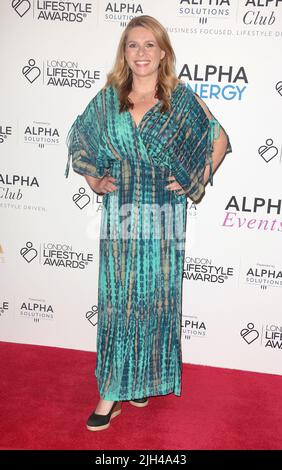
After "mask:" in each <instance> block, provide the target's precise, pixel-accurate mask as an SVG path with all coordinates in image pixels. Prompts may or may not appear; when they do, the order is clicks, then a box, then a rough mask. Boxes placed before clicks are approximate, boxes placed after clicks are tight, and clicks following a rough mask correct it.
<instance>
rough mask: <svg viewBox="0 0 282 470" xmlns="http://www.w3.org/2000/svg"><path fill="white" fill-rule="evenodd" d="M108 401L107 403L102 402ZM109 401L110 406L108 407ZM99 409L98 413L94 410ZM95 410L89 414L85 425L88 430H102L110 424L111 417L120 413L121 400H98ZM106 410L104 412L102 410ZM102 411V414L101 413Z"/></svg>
mask: <svg viewBox="0 0 282 470" xmlns="http://www.w3.org/2000/svg"><path fill="white" fill-rule="evenodd" d="M103 402H108V403H106V404H105V403H103ZM109 403H111V407H110V408H109ZM97 409H99V413H97V412H96V410H97ZM96 410H95V411H93V413H92V414H91V415H90V416H89V418H88V420H87V423H86V427H87V429H89V431H102V430H103V429H107V428H108V427H109V426H110V421H111V419H113V418H115V417H116V416H118V415H119V414H120V413H121V402H119V401H111V402H110V401H109V400H100V402H99V403H98V406H97V408H96ZM105 410H106V412H104V411H105ZM102 412H103V414H102Z"/></svg>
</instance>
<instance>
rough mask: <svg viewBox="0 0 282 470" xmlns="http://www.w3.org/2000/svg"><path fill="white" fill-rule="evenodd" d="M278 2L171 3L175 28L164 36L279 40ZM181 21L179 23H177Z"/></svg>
mask: <svg viewBox="0 0 282 470" xmlns="http://www.w3.org/2000/svg"><path fill="white" fill-rule="evenodd" d="M281 1H282V0H237V1H234V0H177V1H176V0H175V3H176V9H175V11H176V15H177V20H178V21H177V22H178V24H177V25H169V26H168V27H167V31H168V33H181V34H183V33H184V34H190V35H191V36H193V35H197V34H199V35H204V36H218V37H219V38H221V39H222V40H224V39H225V37H230V36H233V37H238V38H239V37H255V38H256V37H258V38H264V37H272V38H281V35H282V32H281V29H280V28H279V26H280V24H281V5H282V4H281ZM181 19H182V20H183V21H182V23H181V24H179V20H180V21H181Z"/></svg>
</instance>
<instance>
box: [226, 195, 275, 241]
mask: <svg viewBox="0 0 282 470" xmlns="http://www.w3.org/2000/svg"><path fill="white" fill-rule="evenodd" d="M281 209H282V200H281V199H271V198H268V199H266V198H262V197H251V196H234V195H233V196H231V197H230V199H229V201H228V202H227V204H226V206H225V214H224V219H223V223H222V226H223V227H226V228H233V229H240V230H252V231H253V232H256V231H258V230H259V231H261V232H281V231H282V220H281V219H279V218H278V217H277V216H280V215H281ZM241 213H243V214H241Z"/></svg>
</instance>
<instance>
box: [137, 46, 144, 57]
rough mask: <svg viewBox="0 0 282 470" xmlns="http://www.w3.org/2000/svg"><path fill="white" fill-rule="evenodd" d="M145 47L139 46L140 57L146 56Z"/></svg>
mask: <svg viewBox="0 0 282 470" xmlns="http://www.w3.org/2000/svg"><path fill="white" fill-rule="evenodd" d="M144 52H145V51H144V47H143V46H138V50H137V54H138V55H143V54H144Z"/></svg>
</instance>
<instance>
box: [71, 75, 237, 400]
mask: <svg viewBox="0 0 282 470" xmlns="http://www.w3.org/2000/svg"><path fill="white" fill-rule="evenodd" d="M160 108H161V102H160V101H158V102H157V104H156V105H154V106H153V107H152V108H151V109H150V110H149V111H148V112H147V113H146V114H145V115H144V116H143V118H142V120H141V122H140V124H139V125H138V126H136V124H135V123H134V120H133V118H132V115H131V113H130V112H129V111H125V112H122V113H119V100H118V95H117V92H116V90H115V88H113V87H111V86H108V87H105V88H103V89H102V90H100V91H99V92H98V94H97V95H96V96H95V97H94V98H93V99H92V100H91V101H90V102H89V104H88V105H87V107H86V109H85V110H84V112H83V113H82V114H81V115H79V116H77V118H76V120H75V121H74V123H73V125H72V126H71V129H70V131H69V134H68V141H67V145H68V149H69V159H68V164H67V168H66V173H65V174H66V176H68V174H69V166H70V162H71V163H72V168H73V170H74V171H75V172H77V173H79V174H81V175H90V176H93V177H96V178H100V177H103V176H104V175H106V174H110V175H111V176H113V177H114V178H116V179H117V180H116V182H115V183H114V184H115V185H116V186H117V189H116V190H115V191H113V192H110V193H107V194H105V195H103V197H102V215H101V226H100V241H99V243H100V244H99V248H100V251H99V280H98V325H97V359H96V369H95V375H96V377H97V383H98V389H99V394H100V397H101V398H104V399H106V400H131V399H134V398H135V399H136V398H142V397H148V396H155V395H164V394H169V393H174V394H175V395H178V396H179V395H181V372H182V351H181V313H182V272H183V265H184V254H185V240H186V212H187V195H188V196H189V197H190V198H191V199H192V200H194V201H197V200H199V199H200V197H201V196H202V194H203V193H204V185H203V176H204V168H205V166H206V165H208V164H209V165H211V153H212V149H213V142H214V139H215V138H216V133H217V132H218V130H219V123H218V121H216V120H215V119H214V118H212V119H211V120H209V119H208V118H207V116H206V114H205V112H204V111H203V109H202V107H201V106H200V105H199V103H198V101H197V100H196V98H195V94H194V93H193V91H192V90H191V88H190V87H187V86H186V85H185V84H183V83H181V82H179V83H178V85H177V86H176V88H175V89H174V90H173V92H172V97H171V109H170V110H169V111H167V112H165V113H163V112H161V109H160ZM230 150H231V147H230V145H229V146H228V150H227V151H230ZM172 175H173V176H175V178H176V180H177V181H178V182H179V183H180V184H181V186H182V188H183V189H184V190H185V194H182V195H181V194H178V192H177V191H172V190H169V189H165V186H167V185H168V184H169V182H170V181H169V180H168V176H172ZM210 182H211V183H212V172H210Z"/></svg>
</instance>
